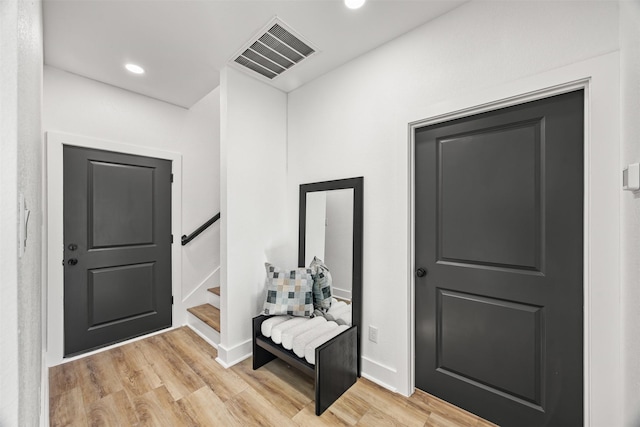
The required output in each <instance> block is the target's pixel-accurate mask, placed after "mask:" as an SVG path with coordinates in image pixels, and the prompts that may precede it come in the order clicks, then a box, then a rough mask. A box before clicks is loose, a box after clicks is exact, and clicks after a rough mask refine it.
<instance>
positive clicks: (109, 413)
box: [86, 390, 138, 427]
mask: <svg viewBox="0 0 640 427" xmlns="http://www.w3.org/2000/svg"><path fill="white" fill-rule="evenodd" d="M86 412H87V423H88V424H87V425H90V426H92V427H116V426H134V425H136V424H138V417H137V416H136V413H135V410H134V409H133V405H132V403H131V401H130V400H129V397H128V396H127V393H126V392H125V391H124V390H120V391H118V392H116V393H112V394H109V395H108V396H106V397H103V398H102V399H100V400H98V401H96V402H93V403H92V404H91V405H89V406H88V407H87V408H86Z"/></svg>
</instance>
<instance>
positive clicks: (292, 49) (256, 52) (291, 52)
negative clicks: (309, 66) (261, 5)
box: [233, 19, 316, 79]
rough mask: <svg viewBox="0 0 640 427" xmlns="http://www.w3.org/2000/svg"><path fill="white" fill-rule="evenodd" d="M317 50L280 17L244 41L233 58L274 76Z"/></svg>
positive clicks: (239, 63) (267, 76)
mask: <svg viewBox="0 0 640 427" xmlns="http://www.w3.org/2000/svg"><path fill="white" fill-rule="evenodd" d="M315 52H316V50H315V49H314V48H312V47H311V46H309V43H307V42H304V41H302V40H301V37H300V36H298V35H295V32H294V31H293V30H291V28H288V27H287V26H286V25H285V24H284V23H283V22H282V21H280V20H278V19H274V20H272V21H271V22H270V23H269V24H268V25H267V26H266V27H265V29H263V30H262V31H260V32H259V33H258V36H257V37H255V38H254V39H252V40H251V41H250V42H249V43H247V44H246V45H245V47H244V48H243V49H241V50H240V53H239V54H237V55H236V57H235V59H234V60H233V61H234V62H235V63H236V64H237V65H241V66H242V67H243V68H244V69H249V70H251V71H252V72H256V73H258V74H260V75H262V76H264V77H266V78H268V79H273V78H275V77H277V76H279V75H280V74H282V73H284V72H285V71H287V70H288V69H289V68H291V67H293V66H294V65H296V64H298V63H300V62H301V61H302V60H303V59H305V58H308V57H309V56H311V55H312V54H313V53H315Z"/></svg>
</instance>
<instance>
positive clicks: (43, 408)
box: [40, 352, 49, 427]
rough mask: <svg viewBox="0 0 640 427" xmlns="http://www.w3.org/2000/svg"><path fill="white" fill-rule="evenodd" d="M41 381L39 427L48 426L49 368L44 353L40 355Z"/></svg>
mask: <svg viewBox="0 0 640 427" xmlns="http://www.w3.org/2000/svg"><path fill="white" fill-rule="evenodd" d="M41 376H42V380H41V382H40V387H42V390H40V399H42V401H41V402H40V427H48V426H49V367H47V357H46V353H44V352H43V353H42V372H41Z"/></svg>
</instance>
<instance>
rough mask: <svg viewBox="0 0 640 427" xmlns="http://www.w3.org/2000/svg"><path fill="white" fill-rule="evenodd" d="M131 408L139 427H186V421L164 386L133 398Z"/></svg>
mask: <svg viewBox="0 0 640 427" xmlns="http://www.w3.org/2000/svg"><path fill="white" fill-rule="evenodd" d="M133 407H134V410H135V413H136V416H137V417H138V420H140V424H139V425H140V426H149V427H157V426H187V425H189V423H188V420H187V419H185V418H184V417H183V416H182V415H181V411H180V410H179V408H178V407H177V404H176V403H175V402H174V400H173V397H172V396H171V394H170V393H169V392H168V391H167V388H166V387H165V386H162V387H158V388H157V389H155V390H152V391H150V392H148V393H145V394H144V395H142V396H136V397H134V398H133Z"/></svg>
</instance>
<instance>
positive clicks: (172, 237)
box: [171, 234, 173, 243]
mask: <svg viewBox="0 0 640 427" xmlns="http://www.w3.org/2000/svg"><path fill="white" fill-rule="evenodd" d="M171 243H173V234H172V235H171Z"/></svg>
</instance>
